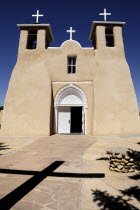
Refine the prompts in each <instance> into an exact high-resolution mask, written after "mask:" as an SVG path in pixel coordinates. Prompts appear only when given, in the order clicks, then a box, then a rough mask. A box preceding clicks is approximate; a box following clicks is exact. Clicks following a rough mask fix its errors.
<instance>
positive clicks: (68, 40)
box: [60, 39, 82, 48]
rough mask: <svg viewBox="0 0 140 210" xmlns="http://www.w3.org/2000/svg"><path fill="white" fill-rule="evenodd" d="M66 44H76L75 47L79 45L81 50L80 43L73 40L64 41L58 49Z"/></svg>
mask: <svg viewBox="0 0 140 210" xmlns="http://www.w3.org/2000/svg"><path fill="white" fill-rule="evenodd" d="M67 42H73V43H75V44H77V45H79V47H80V48H82V47H81V45H80V43H79V42H77V41H76V40H74V39H72V40H70V39H69V40H66V41H64V42H63V43H62V44H61V46H60V47H63V46H64V45H65V44H66V43H67Z"/></svg>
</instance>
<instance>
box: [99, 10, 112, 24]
mask: <svg viewBox="0 0 140 210" xmlns="http://www.w3.org/2000/svg"><path fill="white" fill-rule="evenodd" d="M99 15H104V21H106V16H107V15H111V13H107V12H106V9H104V13H99Z"/></svg>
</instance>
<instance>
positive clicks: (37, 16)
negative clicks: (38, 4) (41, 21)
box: [32, 10, 44, 23]
mask: <svg viewBox="0 0 140 210" xmlns="http://www.w3.org/2000/svg"><path fill="white" fill-rule="evenodd" d="M42 16H44V15H39V10H37V14H36V15H32V17H36V23H38V18H39V17H42Z"/></svg>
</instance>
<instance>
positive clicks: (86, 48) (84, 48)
mask: <svg viewBox="0 0 140 210" xmlns="http://www.w3.org/2000/svg"><path fill="white" fill-rule="evenodd" d="M67 41H69V40H67ZM72 41H73V40H72ZM62 44H63V43H62ZM60 48H61V46H60V47H48V48H47V49H60ZM81 48H82V49H83V50H94V47H81Z"/></svg>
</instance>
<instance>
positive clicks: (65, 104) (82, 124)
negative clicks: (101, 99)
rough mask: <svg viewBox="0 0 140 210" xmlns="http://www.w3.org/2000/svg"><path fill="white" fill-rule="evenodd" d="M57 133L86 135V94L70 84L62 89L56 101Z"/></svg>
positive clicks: (55, 125)
mask: <svg viewBox="0 0 140 210" xmlns="http://www.w3.org/2000/svg"><path fill="white" fill-rule="evenodd" d="M54 107H55V120H54V122H55V124H54V127H55V133H59V134H60V133H63V134H72V133H81V134H85V133H86V129H85V128H86V110H87V99H86V96H85V94H84V92H83V91H82V90H81V89H80V88H78V87H77V86H75V85H73V84H70V85H67V86H65V87H63V88H61V89H60V90H59V91H58V93H57V95H56V97H55V101H54Z"/></svg>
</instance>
